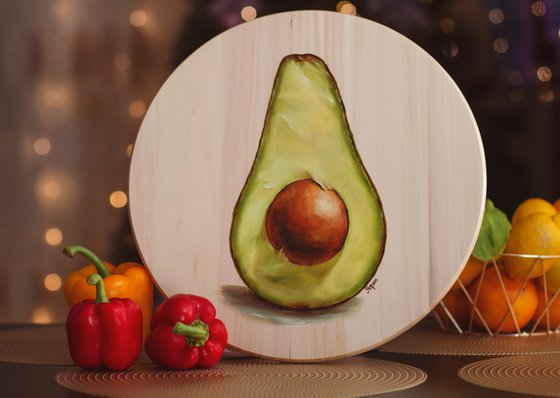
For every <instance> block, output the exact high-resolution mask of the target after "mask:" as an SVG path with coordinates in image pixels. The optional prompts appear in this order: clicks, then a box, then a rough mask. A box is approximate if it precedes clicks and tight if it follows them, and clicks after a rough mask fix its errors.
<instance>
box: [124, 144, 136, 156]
mask: <svg viewBox="0 0 560 398" xmlns="http://www.w3.org/2000/svg"><path fill="white" fill-rule="evenodd" d="M133 149H134V144H128V145H127V147H126V156H128V157H129V158H130V157H132V150H133Z"/></svg>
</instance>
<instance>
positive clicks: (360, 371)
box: [55, 358, 427, 398]
mask: <svg viewBox="0 0 560 398" xmlns="http://www.w3.org/2000/svg"><path fill="white" fill-rule="evenodd" d="M426 377H427V376H426V374H425V373H424V372H423V371H422V370H420V369H417V368H415V367H412V366H410V365H405V364H400V363H396V362H388V361H381V360H376V359H367V358H348V359H344V360H340V361H335V362H324V363H320V364H289V363H278V362H270V361H264V360H257V359H244V360H239V359H236V360H227V361H221V362H220V363H219V364H218V365H217V366H215V367H213V368H210V369H204V370H189V371H182V372H180V371H170V370H163V369H161V368H158V367H156V366H144V365H138V366H135V367H133V368H131V369H130V370H127V371H124V372H84V371H80V370H79V369H75V368H73V369H69V370H65V371H63V372H61V373H59V374H58V375H57V376H56V378H55V380H56V382H57V383H58V384H60V385H61V386H63V387H65V388H68V389H70V390H74V391H78V392H81V393H85V394H92V395H102V396H108V397H119V398H120V397H122V398H124V397H154V396H157V397H170V398H174V397H183V396H187V395H188V396H197V397H198V398H202V397H216V396H227V397H251V396H267V397H285V396H290V397H325V396H329V397H361V396H370V395H376V394H382V393H386V392H390V391H398V390H403V389H406V388H411V387H414V386H416V385H418V384H420V383H422V382H423V381H424V380H426Z"/></svg>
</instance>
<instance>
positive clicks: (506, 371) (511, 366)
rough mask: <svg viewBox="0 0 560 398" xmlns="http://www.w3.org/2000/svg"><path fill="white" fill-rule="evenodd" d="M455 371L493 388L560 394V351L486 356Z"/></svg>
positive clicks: (525, 392) (481, 384) (478, 383)
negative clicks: (555, 352)
mask: <svg viewBox="0 0 560 398" xmlns="http://www.w3.org/2000/svg"><path fill="white" fill-rule="evenodd" d="M458 375H459V377H460V378H462V379H463V380H465V381H468V382H469V383H473V384H476V385H479V386H483V387H488V388H493V389H495V390H502V391H510V392H516V393H521V394H532V395H544V396H547V397H560V354H546V355H538V356H536V355H522V356H513V357H501V358H493V359H486V360H484V361H479V362H475V363H471V364H469V365H467V366H464V367H462V368H461V369H459V371H458Z"/></svg>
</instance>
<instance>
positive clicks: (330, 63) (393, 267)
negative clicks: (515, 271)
mask: <svg viewBox="0 0 560 398" xmlns="http://www.w3.org/2000/svg"><path fill="white" fill-rule="evenodd" d="M297 54H299V55H300V56H299V57H298V56H297ZM302 54H308V56H303V55H302ZM289 56H291V57H292V58H294V59H300V60H301V62H305V60H306V59H308V58H310V57H311V56H313V57H315V58H320V59H321V60H322V61H323V62H324V64H325V65H326V67H327V68H328V70H329V71H330V74H331V75H332V77H333V79H334V81H335V82H336V86H337V89H338V90H336V91H337V92H338V93H337V94H336V95H334V94H333V93H335V90H334V89H329V90H330V91H328V92H327V91H325V92H324V93H323V92H322V91H321V93H322V94H320V95H319V94H316V93H318V91H316V90H317V87H318V86H322V85H324V84H323V83H324V81H323V83H321V84H319V83H317V84H314V83H313V82H314V81H315V77H313V76H314V74H315V72H313V73H311V74H310V75H308V74H307V73H308V72H302V74H298V76H300V78H301V79H302V80H301V81H299V80H297V83H295V82H296V80H294V83H293V84H292V83H287V84H286V90H287V91H286V93H287V95H288V99H286V98H285V97H284V96H281V97H278V103H282V104H283V103H284V102H282V101H284V100H286V101H287V105H286V112H288V113H287V114H286V115H284V114H283V113H280V114H276V113H275V111H274V109H276V108H275V107H274V106H272V107H271V108H270V109H271V110H270V113H269V108H268V107H269V103H271V98H277V97H276V96H272V97H271V93H273V87H275V81H276V74H277V71H278V69H279V66H280V65H281V62H282V59H285V57H289ZM298 62H300V61H298ZM313 68H315V67H313ZM306 76H307V77H306ZM298 79H299V78H298ZM280 80H281V79H280ZM319 81H321V80H319ZM329 84H330V83H329ZM278 87H280V86H278ZM290 87H293V88H294V89H291V88H290ZM278 90H280V88H279V89H278ZM298 90H299V91H298ZM298 92H299V93H301V98H302V99H303V98H306V96H307V94H304V93H311V94H310V95H311V97H312V98H313V100H312V101H311V103H312V104H315V105H316V106H315V107H314V106H309V107H307V108H306V111H305V112H302V110H301V109H302V108H301V106H303V105H302V104H300V103H299V102H298V100H297V96H298V94H297V93H298ZM293 93H295V94H294V95H292V94H293ZM313 93H315V94H313ZM338 94H340V95H339V96H338ZM278 95H280V94H278ZM335 97H336V98H335ZM326 103H328V104H332V103H336V104H338V105H336V107H337V109H338V111H340V110H341V109H343V110H342V112H343V113H344V115H343V116H344V119H345V120H342V119H341V118H340V116H337V117H335V118H334V119H336V122H333V123H331V122H330V121H331V115H332V110H331V111H328V110H325V111H324V109H323V108H324V104H326ZM283 106H284V105H282V109H284V108H283ZM305 106H306V105H305ZM325 109H326V108H325ZM329 109H330V108H329ZM314 111H316V112H314ZM323 111H324V112H326V113H323ZM338 111H337V112H338ZM273 112H274V115H277V116H278V118H276V117H273V116H271V115H272V114H273ZM267 114H268V115H269V116H270V117H268V116H267ZM337 114H338V113H337ZM313 115H315V116H313ZM325 115H326V116H328V117H327V118H325ZM271 119H274V120H278V123H280V124H279V126H280V125H283V126H285V128H279V129H278V130H276V129H272V130H271V131H276V133H273V132H270V133H269V134H281V136H280V137H278V136H275V137H276V138H275V139H274V140H273V141H274V143H275V144H274V145H277V147H278V148H284V147H285V148H288V149H289V148H291V149H289V150H288V149H284V150H283V151H280V154H281V156H279V157H278V159H277V163H275V164H278V167H277V168H276V167H271V168H270V169H268V168H266V167H265V171H264V174H263V175H262V179H261V177H260V176H261V174H260V173H259V171H257V170H253V169H252V165H253V162H254V161H255V158H256V154H257V150H258V147H259V142H262V141H266V142H269V141H270V140H268V139H267V140H264V139H262V134H265V133H266V131H268V130H266V129H265V127H264V126H265V125H266V123H267V120H271ZM334 119H333V120H334ZM274 123H276V122H274ZM342 125H344V126H345V127H344V128H343V127H341V126H342ZM340 128H343V130H344V131H345V133H344V134H346V136H349V137H350V139H349V140H348V142H350V141H351V142H352V143H353V147H355V151H354V152H353V153H354V155H352V156H350V157H347V156H349V155H348V154H344V153H346V152H345V151H344V150H343V149H341V147H340V146H339V145H329V143H331V141H333V140H334V141H336V137H337V135H339V134H340V130H339V129H340ZM294 129H295V130H294ZM263 130H264V131H265V133H263ZM347 131H351V134H350V135H349V134H347V133H346V132H347ZM261 139H262V140H261ZM334 141H333V142H334ZM281 143H285V145H284V144H282V145H284V146H282V145H281ZM319 143H325V145H324V146H323V145H319ZM263 145H264V144H263ZM271 145H272V144H271ZM344 145H346V144H344ZM322 148H324V149H325V150H324V151H323V149H322ZM271 150H272V149H271ZM353 150H354V149H353ZM307 158H309V159H310V160H306V161H305V162H302V161H301V159H307ZM275 159H276V158H275ZM350 159H352V160H350ZM358 159H360V160H361V164H362V166H363V168H362V170H363V171H364V172H366V173H367V174H368V176H369V177H370V179H371V182H372V183H373V185H374V186H375V188H376V190H377V193H378V194H379V198H380V201H381V203H382V207H383V214H384V215H385V217H384V221H385V225H386V231H387V234H386V241H385V245H384V248H385V250H384V252H383V256H382V259H381V262H380V264H379V266H378V267H377V268H376V270H375V275H374V276H373V278H372V279H371V280H369V281H364V280H362V279H361V277H360V276H359V275H360V274H361V270H360V269H354V268H353V266H354V265H356V264H355V263H354V262H352V261H349V262H344V261H342V260H341V262H340V263H338V262H337V261H338V260H337V259H336V256H335V258H333V259H332V260H329V261H327V262H325V263H322V264H320V265H317V268H313V267H315V266H311V268H310V269H311V270H312V271H309V273H308V274H306V275H307V276H310V280H313V281H315V280H318V281H321V282H324V281H329V283H332V284H333V287H332V293H333V294H342V295H344V292H345V291H352V292H353V293H356V295H355V296H354V297H353V298H349V297H348V300H347V301H345V302H343V303H341V304H335V305H332V306H330V307H329V306H327V305H325V308H323V309H319V310H313V311H297V310H291V309H286V308H281V307H279V306H277V305H273V304H270V303H268V302H266V301H264V300H262V299H260V298H259V297H257V295H255V294H253V292H252V291H251V290H249V288H247V286H246V285H245V283H244V282H243V280H242V278H241V277H240V275H239V273H238V272H237V268H236V264H235V263H234V261H233V259H232V251H231V250H230V231H232V220H233V214H234V208H236V203H238V202H237V201H238V198H239V197H240V193H241V192H242V190H243V187H244V186H245V183H246V181H248V176H249V175H250V174H253V175H254V173H257V174H258V175H259V179H258V181H256V182H255V184H256V185H254V187H256V186H258V187H259V190H258V192H261V193H263V192H264V191H266V192H267V195H268V196H270V194H271V193H274V194H276V193H278V192H280V190H282V189H283V187H284V186H285V184H286V181H284V182H282V178H284V177H286V176H285V175H284V174H283V173H282V171H283V170H284V169H286V168H287V166H288V165H290V170H292V169H293V170H295V171H294V174H293V175H292V174H288V175H289V176H291V177H290V178H293V179H295V180H297V179H309V178H312V179H314V178H316V179H318V180H319V181H321V175H322V174H325V175H328V176H335V177H334V178H333V181H332V182H331V184H329V185H328V188H332V189H333V190H335V191H336V189H337V183H338V182H339V181H342V180H343V179H344V175H343V173H345V170H353V171H352V172H353V173H355V172H356V170H354V169H352V168H350V167H351V166H350V164H356V163H357V162H358ZM395 159H399V161H395ZM335 165H338V166H339V168H336V167H335ZM331 166H332V167H331ZM352 167H353V166H352ZM347 168H348V169H347ZM252 170H253V172H252ZM296 171H297V172H296ZM341 173H342V174H341ZM265 174H266V175H265ZM338 185H340V184H338ZM358 185H359V184H358ZM358 185H357V186H356V188H358ZM251 189H252V188H251ZM352 191H353V189H350V190H349V191H348V192H352ZM357 191H358V190H356V192H357ZM341 194H342V193H341ZM348 195H349V196H348V197H347V198H348V199H350V198H351V197H353V195H354V194H350V193H348ZM268 196H266V195H264V194H263V197H262V198H260V199H262V200H255V198H252V200H255V202H254V203H258V204H259V205H258V207H259V209H263V208H264V207H267V206H269V203H270V201H269V198H268ZM357 197H358V196H356V198H357ZM485 198H486V169H485V160H484V151H483V147H482V141H481V139H480V134H479V132H478V128H477V126H476V121H475V119H474V117H473V115H472V112H471V110H470V108H469V106H468V104H467V102H466V101H465V98H464V96H463V95H462V93H461V92H460V90H459V89H458V87H457V85H456V84H455V83H454V82H453V80H452V79H451V78H450V76H449V75H448V74H447V73H446V72H445V70H444V69H443V68H442V67H441V65H439V64H438V63H437V62H436V61H435V60H434V59H433V58H431V57H430V56H429V55H428V54H427V53H426V52H425V51H424V50H423V49H422V48H420V47H419V46H418V45H416V44H415V43H414V42H412V41H411V40H409V39H407V38H406V37H404V36H402V35H401V34H399V33H397V32H395V31H393V30H391V29H389V28H387V27H385V26H382V25H380V24H378V23H376V22H374V21H371V20H367V19H364V18H359V17H354V16H349V15H343V14H341V13H336V12H327V11H315V10H313V11H298V12H288V13H281V14H275V15H267V16H264V17H262V18H257V19H256V20H254V21H251V22H247V23H243V24H241V25H238V26H236V27H234V28H232V29H230V30H228V31H226V32H224V33H222V34H220V35H219V36H217V37H215V38H214V39H212V40H210V41H209V42H208V43H206V44H204V45H203V46H202V47H200V48H199V49H198V50H197V51H195V52H194V53H193V54H192V55H191V56H189V57H188V58H187V59H186V60H185V61H184V62H183V63H182V64H181V65H180V66H179V67H178V68H177V69H176V70H175V71H174V72H173V73H172V74H171V76H170V77H169V79H168V80H167V81H166V82H165V83H164V84H163V86H162V87H161V89H160V90H159V92H158V94H157V95H156V97H155V98H154V100H153V102H152V104H151V105H150V108H149V109H148V111H147V113H146V116H145V118H144V120H143V122H142V125H141V128H140V131H139V133H138V136H137V139H136V142H135V144H134V153H133V156H132V160H131V167H130V184H129V209H130V219H131V225H132V229H133V232H134V237H135V240H136V244H137V246H138V250H139V252H140V254H141V256H142V259H143V262H144V264H146V266H147V267H148V269H149V271H150V274H151V275H152V276H153V278H154V280H155V283H156V284H157V286H158V288H159V289H160V290H161V291H162V293H163V294H164V295H166V296H171V295H174V294H176V293H192V294H197V295H201V296H204V297H207V298H208V299H210V300H211V301H212V303H214V305H215V306H216V308H217V310H218V314H219V317H220V318H221V319H222V320H223V321H224V323H225V324H226V325H227V326H228V329H229V330H230V331H231V333H230V336H229V341H228V342H229V344H230V345H231V346H232V347H234V348H236V349H239V350H240V351H243V352H247V353H249V354H252V355H255V356H259V357H264V358H268V359H281V360H285V361H293V362H315V361H318V360H332V359H337V358H342V357H347V356H352V355H356V354H358V353H362V352H364V351H367V350H370V349H372V348H375V347H377V346H379V345H381V344H382V343H384V342H387V341H389V340H391V339H392V338H394V337H395V336H397V335H399V334H401V333H402V332H403V331H405V330H407V329H408V328H409V327H410V326H411V325H413V324H415V323H416V322H418V321H419V320H420V319H421V318H422V317H424V316H425V314H426V313H428V312H429V311H430V310H431V308H433V307H434V306H435V305H436V304H437V303H438V302H439V301H440V300H441V299H442V298H443V296H444V294H445V293H446V292H447V290H449V288H450V287H451V285H452V284H453V282H454V281H455V280H456V279H457V277H458V275H459V274H460V272H461V268H462V266H463V265H464V264H465V263H466V260H467V258H468V256H469V254H470V252H471V251H472V248H473V246H474V243H475V240H476V236H477V234H478V229H479V226H480V223H481V220H482V213H483V210H484V202H485ZM257 199H258V198H257ZM343 199H344V198H343ZM348 203H351V202H348ZM352 203H356V202H352ZM244 204H246V205H247V206H248V207H250V204H249V203H244ZM263 206H264V207H263ZM362 213H364V212H362V211H361V209H360V208H358V207H355V206H352V209H348V214H349V215H350V216H349V217H350V218H349V221H348V222H349V231H355V229H353V227H352V226H353V225H354V224H356V225H360V226H362V225H363V223H370V224H371V225H369V226H367V228H369V227H371V226H372V225H373V223H375V221H373V220H371V219H370V218H368V217H361V214H362ZM263 217H264V213H263V212H259V213H258V215H256V216H255V217H254V219H253V218H251V220H252V221H250V222H251V223H254V224H252V225H253V227H254V228H256V229H259V228H261V232H262V234H260V235H259V234H257V235H258V236H257V235H254V234H253V233H254V230H252V232H251V234H244V233H242V234H240V235H239V236H236V237H239V239H240V240H241V241H242V242H243V245H247V246H246V247H247V253H253V251H252V250H251V249H253V248H256V247H260V248H262V250H260V251H259V253H260V254H258V255H257V254H255V255H254V256H253V255H252V254H251V256H253V259H254V260H255V261H256V262H255V264H258V263H259V261H260V260H259V256H261V255H262V256H265V254H264V253H268V254H266V256H269V255H270V256H271V257H267V259H270V258H273V259H274V260H273V261H272V263H271V264H272V265H271V266H263V267H258V266H257V270H256V272H255V274H256V275H258V278H257V277H255V278H256V280H255V281H253V289H255V287H256V285H258V284H259V283H263V284H264V285H266V287H264V288H263V289H266V292H267V293H270V291H273V292H274V294H275V296H276V298H277V300H279V301H280V302H281V298H282V294H285V295H286V296H288V295H289V290H290V289H293V288H298V289H300V287H299V286H300V285H299V284H300V282H301V281H302V280H303V279H306V278H300V276H301V273H300V271H301V268H298V266H296V265H294V264H292V266H293V267H290V265H289V264H288V265H287V267H281V268H277V267H276V265H277V263H275V262H274V261H280V262H282V261H284V260H280V258H281V257H282V254H281V252H282V251H281V250H280V252H278V251H276V249H274V248H273V247H272V245H271V244H270V241H269V240H268V238H267V236H266V231H264V229H262V228H263V226H264V225H265V220H264V218H263ZM261 218H262V219H261ZM249 235H250V236H249ZM352 236H353V237H354V238H356V239H357V240H352V242H354V243H356V242H361V244H363V246H362V245H360V247H359V248H358V247H356V246H350V247H352V249H358V250H353V251H352V253H353V254H352V255H356V256H358V257H359V256H360V252H364V251H366V250H368V247H370V246H369V243H367V242H366V241H363V242H362V241H361V235H352ZM358 236H360V238H358ZM348 237H350V235H348ZM233 238H235V237H233ZM356 244H357V243H356ZM349 245H350V243H349ZM310 250H311V249H310ZM344 250H345V249H344V246H343V248H342V249H341V252H340V253H341V258H344V259H345V260H348V257H345V256H344V255H343V254H344V253H348V252H344ZM275 255H276V256H278V258H277V257H274V256H275ZM330 261H332V262H330ZM265 263H266V262H265ZM261 264H262V263H261ZM266 264H269V263H266ZM282 264H284V263H282ZM331 266H332V268H330V267H331ZM294 267H295V268H294ZM337 267H338V268H337ZM341 268H342V269H344V270H346V271H347V272H346V271H344V272H341V271H340V270H341ZM332 269H336V271H337V272H336V273H335V272H330V271H329V270H332ZM342 274H344V278H342V279H341V280H338V279H336V278H334V276H333V275H342ZM259 278H260V279H259ZM353 278H355V279H353ZM263 281H267V283H264V282H263ZM341 281H344V282H341ZM269 282H270V283H271V284H272V287H271V286H270V285H269ZM277 282H278V283H288V284H289V283H292V284H293V285H292V286H289V289H288V287H286V291H285V292H284V293H283V292H282V289H283V288H282V285H275V283H277ZM342 283H346V286H341V285H340V284H342ZM360 286H364V287H363V289H362V290H359V289H360ZM268 289H270V290H268ZM301 289H304V290H307V291H308V294H309V297H314V295H317V294H323V292H328V291H329V289H328V287H327V286H324V290H320V291H314V290H313V287H312V286H310V284H309V283H308V284H305V286H303V287H301ZM355 289H358V290H357V291H355ZM256 290H258V289H256ZM261 293H262V292H261ZM325 294H328V293H325ZM261 295H262V296H264V295H263V294H261ZM302 300H303V301H302V303H301V304H300V305H299V306H298V305H295V304H293V305H294V307H297V308H300V307H302V308H305V307H306V305H307V302H306V300H305V299H302ZM326 301H328V300H326ZM287 307H289V306H287Z"/></svg>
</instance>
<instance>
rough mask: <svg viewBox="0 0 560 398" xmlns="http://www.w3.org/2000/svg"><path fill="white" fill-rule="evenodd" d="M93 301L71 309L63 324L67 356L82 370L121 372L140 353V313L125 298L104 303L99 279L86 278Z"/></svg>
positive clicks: (97, 276) (131, 301) (138, 309)
mask: <svg viewBox="0 0 560 398" xmlns="http://www.w3.org/2000/svg"><path fill="white" fill-rule="evenodd" d="M88 283H89V284H90V285H95V287H96V296H97V297H96V300H91V299H87V300H83V301H82V302H81V303H78V304H76V305H74V306H73V307H72V308H71V310H70V313H69V314H68V318H67V320H66V334H67V337H68V348H69V350H70V356H71V357H72V360H73V361H74V363H76V365H78V366H79V367H81V368H84V369H101V368H106V369H109V370H124V369H126V368H128V367H129V366H131V365H132V364H133V363H134V362H135V361H136V359H137V358H138V356H139V355H140V351H141V350H142V311H141V310H140V306H139V305H138V304H137V303H136V302H135V301H133V300H130V299H127V298H112V299H111V300H108V299H107V294H106V292H105V286H104V284H103V278H102V277H101V276H100V275H98V274H93V275H91V276H90V277H89V278H88Z"/></svg>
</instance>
